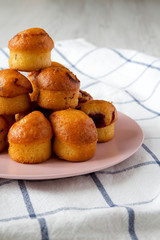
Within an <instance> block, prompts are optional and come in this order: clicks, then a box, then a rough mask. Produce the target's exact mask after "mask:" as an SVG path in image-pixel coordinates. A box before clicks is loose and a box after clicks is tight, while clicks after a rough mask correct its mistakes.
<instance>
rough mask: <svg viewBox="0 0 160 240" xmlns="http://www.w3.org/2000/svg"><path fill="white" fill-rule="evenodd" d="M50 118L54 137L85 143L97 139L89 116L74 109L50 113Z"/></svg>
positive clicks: (74, 142) (70, 141)
mask: <svg viewBox="0 0 160 240" xmlns="http://www.w3.org/2000/svg"><path fill="white" fill-rule="evenodd" d="M50 120H51V123H52V126H53V131H54V134H55V136H56V137H58V138H59V139H60V140H62V141H65V142H68V143H73V144H87V143H92V142H94V141H96V140H97V131H96V127H95V124H94V122H93V120H92V119H91V118H89V117H88V116H87V115H86V114H85V113H83V112H82V111H79V110H75V109H66V110H61V111H57V112H54V113H52V114H51V116H50Z"/></svg>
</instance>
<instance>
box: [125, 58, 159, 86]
mask: <svg viewBox="0 0 160 240" xmlns="http://www.w3.org/2000/svg"><path fill="white" fill-rule="evenodd" d="M158 61H160V60H159V59H156V60H154V61H152V62H151V64H149V65H148V66H147V67H146V68H145V69H144V70H143V71H142V72H141V74H140V75H139V76H138V77H137V78H136V79H135V80H133V81H132V82H131V83H129V84H128V85H126V86H125V87H123V88H121V89H125V88H128V87H130V86H132V85H133V84H134V83H135V82H137V81H138V80H139V79H140V77H142V76H143V74H144V73H145V72H146V71H147V70H148V69H149V68H150V67H151V66H152V64H153V63H155V62H158Z"/></svg>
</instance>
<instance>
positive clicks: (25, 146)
mask: <svg viewBox="0 0 160 240" xmlns="http://www.w3.org/2000/svg"><path fill="white" fill-rule="evenodd" d="M51 138H52V127H51V124H50V122H49V121H48V120H47V119H46V118H45V117H44V115H43V114H42V113H41V112H39V111H34V112H32V113H30V114H28V115H27V116H25V117H24V118H22V119H21V120H20V121H18V122H16V123H14V124H13V125H12V127H11V128H10V130H9V133H8V141H9V155H10V157H11V158H12V159H13V160H14V161H16V162H20V163H40V162H44V161H46V160H47V159H48V158H50V156H51V153H52V151H51V149H52V147H51Z"/></svg>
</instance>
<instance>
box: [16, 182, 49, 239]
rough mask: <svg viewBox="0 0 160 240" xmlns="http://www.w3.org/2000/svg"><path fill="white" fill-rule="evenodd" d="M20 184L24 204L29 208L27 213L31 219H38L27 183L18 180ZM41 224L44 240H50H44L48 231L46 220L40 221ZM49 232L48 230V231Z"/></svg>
mask: <svg viewBox="0 0 160 240" xmlns="http://www.w3.org/2000/svg"><path fill="white" fill-rule="evenodd" d="M18 184H19V187H20V190H21V192H22V196H23V199H24V202H25V205H26V208H27V211H28V213H29V216H30V218H32V219H33V218H37V216H36V214H35V212H34V209H33V205H32V203H31V199H30V197H29V193H28V191H27V188H26V186H25V183H24V181H22V180H18ZM38 221H39V224H40V229H41V234H42V240H48V239H49V238H44V237H46V236H47V235H46V229H47V225H46V222H45V220H41V221H40V220H39V219H38ZM47 232H48V230H47Z"/></svg>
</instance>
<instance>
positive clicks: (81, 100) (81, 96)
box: [77, 90, 93, 109]
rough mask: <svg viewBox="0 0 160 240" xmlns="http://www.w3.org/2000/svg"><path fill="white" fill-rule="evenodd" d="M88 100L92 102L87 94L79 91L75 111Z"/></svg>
mask: <svg viewBox="0 0 160 240" xmlns="http://www.w3.org/2000/svg"><path fill="white" fill-rule="evenodd" d="M90 100H93V97H92V96H91V95H90V94H89V93H88V92H85V91H83V90H79V96H78V106H77V109H79V108H80V107H81V105H82V104H83V103H85V102H88V101H90Z"/></svg>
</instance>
